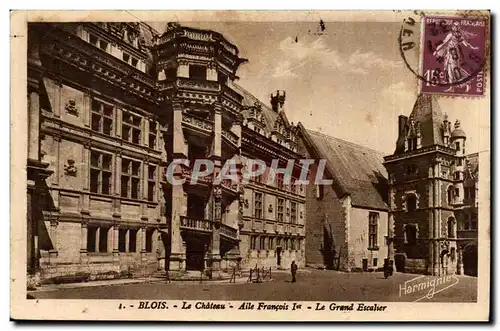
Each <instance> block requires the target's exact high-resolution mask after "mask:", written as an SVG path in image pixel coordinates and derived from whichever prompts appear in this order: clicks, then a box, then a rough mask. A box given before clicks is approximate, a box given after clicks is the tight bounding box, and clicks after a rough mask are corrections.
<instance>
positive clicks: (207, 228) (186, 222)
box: [180, 216, 212, 233]
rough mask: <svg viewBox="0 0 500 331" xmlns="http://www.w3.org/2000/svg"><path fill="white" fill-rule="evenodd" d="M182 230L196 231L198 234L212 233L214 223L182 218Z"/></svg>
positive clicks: (199, 219)
mask: <svg viewBox="0 0 500 331" xmlns="http://www.w3.org/2000/svg"><path fill="white" fill-rule="evenodd" d="M180 228H181V230H188V231H196V232H205V233H210V232H212V222H211V221H210V220H205V219H201V218H191V217H187V216H181V226H180Z"/></svg>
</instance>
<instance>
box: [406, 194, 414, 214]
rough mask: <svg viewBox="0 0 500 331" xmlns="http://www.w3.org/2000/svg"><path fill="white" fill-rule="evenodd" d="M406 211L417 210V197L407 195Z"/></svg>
mask: <svg viewBox="0 0 500 331" xmlns="http://www.w3.org/2000/svg"><path fill="white" fill-rule="evenodd" d="M406 210H408V212H412V211H415V210H417V197H416V196H415V194H408V195H407V196H406Z"/></svg>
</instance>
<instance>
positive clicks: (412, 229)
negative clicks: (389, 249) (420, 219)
mask: <svg viewBox="0 0 500 331" xmlns="http://www.w3.org/2000/svg"><path fill="white" fill-rule="evenodd" d="M405 243H406V244H408V245H411V246H414V245H416V244H417V226H416V225H415V224H406V226H405Z"/></svg>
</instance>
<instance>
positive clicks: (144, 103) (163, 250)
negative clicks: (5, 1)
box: [10, 10, 491, 321]
mask: <svg viewBox="0 0 500 331" xmlns="http://www.w3.org/2000/svg"><path fill="white" fill-rule="evenodd" d="M11 59H12V60H11V87H12V89H11V105H12V108H11V118H12V123H11V137H12V138H13V139H12V142H11V144H12V145H11V146H12V148H11V176H12V177H11V206H12V208H11V215H10V218H11V317H12V318H13V319H16V320H26V319H34V320H68V319H71V320H160V321H161V320H165V321H347V320H349V321H487V320H489V318H490V317H489V316H490V311H489V307H490V303H489V299H490V293H489V291H490V94H491V92H490V85H489V81H490V12H489V11H439V12H437V11H425V10H419V11H399V10H395V11H371V12H370V11H318V12H315V11H307V12H301V11H282V12H280V11H176V12H174V11H116V12H112V11H92V12H90V11H66V12H65V11H48V12H41V11H13V12H12V13H11ZM457 312H460V313H457Z"/></svg>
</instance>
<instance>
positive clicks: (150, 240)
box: [146, 229, 155, 253]
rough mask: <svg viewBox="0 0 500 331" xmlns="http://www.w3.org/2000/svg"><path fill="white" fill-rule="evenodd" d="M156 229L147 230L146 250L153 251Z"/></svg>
mask: <svg viewBox="0 0 500 331" xmlns="http://www.w3.org/2000/svg"><path fill="white" fill-rule="evenodd" d="M154 232H155V229H147V230H146V252H147V253H151V252H152V251H153V234H154Z"/></svg>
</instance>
